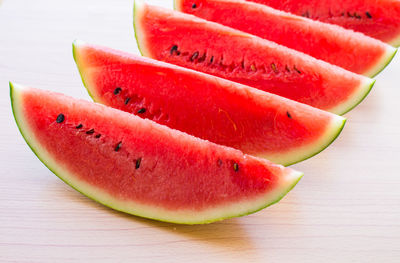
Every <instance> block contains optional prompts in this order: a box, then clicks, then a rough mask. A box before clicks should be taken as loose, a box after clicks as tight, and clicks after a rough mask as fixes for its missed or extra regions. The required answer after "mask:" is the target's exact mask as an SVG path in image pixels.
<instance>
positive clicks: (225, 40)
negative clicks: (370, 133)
mask: <svg viewBox="0 0 400 263" xmlns="http://www.w3.org/2000/svg"><path fill="white" fill-rule="evenodd" d="M134 14H135V18H134V25H135V33H136V39H137V41H138V45H139V48H140V50H141V52H142V54H144V55H145V56H147V57H151V58H154V59H157V60H161V61H165V62H169V63H172V64H176V65H179V66H183V67H187V68H191V69H195V70H198V71H201V72H205V73H208V74H211V75H215V76H218V77H222V78H226V79H229V80H232V81H235V82H239V83H242V84H245V85H248V86H251V87H254V88H257V89H260V90H264V91H268V92H271V93H274V94H277V95H280V96H283V97H286V98H289V99H292V100H296V101H299V102H302V103H305V104H308V105H311V106H313V107H316V108H319V109H323V110H327V111H331V112H333V113H337V114H343V113H345V112H347V111H349V110H350V109H352V108H353V107H355V106H356V105H357V104H358V103H360V102H361V101H362V100H363V98H364V97H365V96H366V95H367V94H368V92H369V91H370V89H371V87H372V85H373V83H374V81H373V80H371V79H369V78H367V77H364V76H361V75H358V74H355V73H352V72H350V71H346V70H344V69H342V68H340V67H337V66H334V65H331V64H329V63H326V62H324V61H321V60H317V59H315V58H313V57H311V56H308V55H306V54H304V53H301V52H298V51H296V50H293V49H289V48H287V47H284V46H281V45H278V44H276V43H274V42H271V41H268V40H265V39H261V38H259V37H256V36H253V35H249V34H247V33H244V32H242V31H238V30H235V29H232V28H229V27H226V26H223V25H220V24H217V23H214V22H210V21H207V20H204V19H200V18H197V17H195V16H192V15H188V14H184V13H181V12H177V11H172V10H168V9H163V8H159V7H156V6H151V5H146V4H144V3H142V2H140V1H136V2H135V11H134Z"/></svg>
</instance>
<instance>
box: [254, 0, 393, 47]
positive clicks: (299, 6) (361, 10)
mask: <svg viewBox="0 0 400 263" xmlns="http://www.w3.org/2000/svg"><path fill="white" fill-rule="evenodd" d="M248 1H251V2H256V3H260V4H265V5H268V6H271V7H273V8H276V9H280V10H283V11H286V12H290V13H293V14H296V15H300V16H304V17H308V18H311V19H315V20H320V21H323V22H326V23H331V24H336V25H339V26H342V27H344V28H348V29H352V30H354V31H358V32H361V33H364V34H365V35H368V36H371V37H373V38H376V39H380V40H382V41H384V42H387V43H389V44H391V45H393V46H399V45H400V1H398V0H341V1H337V0H285V1H282V0H248Z"/></svg>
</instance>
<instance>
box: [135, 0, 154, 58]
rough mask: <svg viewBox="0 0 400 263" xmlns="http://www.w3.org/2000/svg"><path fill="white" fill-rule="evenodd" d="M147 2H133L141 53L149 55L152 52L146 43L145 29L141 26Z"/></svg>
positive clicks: (136, 34) (136, 36)
mask: <svg viewBox="0 0 400 263" xmlns="http://www.w3.org/2000/svg"><path fill="white" fill-rule="evenodd" d="M145 8H146V3H144V2H143V1H142V0H135V1H134V4H133V28H134V30H135V38H136V42H137V46H138V49H139V52H140V54H142V56H146V57H149V56H150V52H149V51H148V50H147V49H146V44H145V41H144V36H145V34H144V33H143V32H144V30H142V28H141V20H142V17H143V15H144V13H145Z"/></svg>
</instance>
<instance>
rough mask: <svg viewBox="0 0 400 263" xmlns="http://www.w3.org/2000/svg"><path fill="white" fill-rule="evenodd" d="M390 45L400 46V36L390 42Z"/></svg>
mask: <svg viewBox="0 0 400 263" xmlns="http://www.w3.org/2000/svg"><path fill="white" fill-rule="evenodd" d="M388 44H389V45H392V46H394V47H398V46H400V34H399V35H398V36H397V37H395V38H394V39H392V40H391V41H389V43H388Z"/></svg>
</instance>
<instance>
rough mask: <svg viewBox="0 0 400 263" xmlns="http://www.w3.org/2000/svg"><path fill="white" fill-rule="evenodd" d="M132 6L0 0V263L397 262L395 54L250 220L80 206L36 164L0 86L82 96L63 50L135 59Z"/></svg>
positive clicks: (95, 0)
mask: <svg viewBox="0 0 400 263" xmlns="http://www.w3.org/2000/svg"><path fill="white" fill-rule="evenodd" d="M0 2H1V1H0ZM148 2H149V3H155V4H159V5H163V6H168V7H171V6H172V3H170V2H172V0H171V1H170V0H168V1H167V0H165V1H164V0H159V1H148ZM132 6H133V3H132V0H118V1H117V0H114V1H111V0H109V1H106V0H81V1H78V0H68V1H66V0H59V1H51V0H35V1H29V0H3V1H2V4H1V5H0V87H1V88H0V92H1V94H0V107H1V108H0V125H1V129H0V162H1V169H0V170H1V172H0V262H41V263H42V262H400V191H399V188H400V172H399V170H400V117H399V114H400V110H399V102H398V101H399V99H400V59H399V56H397V57H396V58H395V59H394V61H393V62H392V63H391V64H390V66H389V67H388V68H387V69H386V70H385V71H384V72H383V73H382V74H380V75H379V77H378V78H377V84H376V86H375V87H374V89H373V91H372V92H371V94H370V95H369V96H368V98H367V99H366V100H365V101H364V102H363V103H362V104H361V105H360V106H359V107H358V108H356V109H355V110H353V111H352V112H350V113H349V114H347V115H346V117H347V118H348V123H347V125H346V127H345V129H344V131H343V133H342V134H341V136H340V138H338V140H337V141H336V142H335V143H334V144H333V145H332V146H331V147H330V148H328V149H327V150H325V151H324V152H322V153H321V154H319V155H318V156H316V157H314V158H312V159H310V160H307V161H305V162H303V163H301V164H298V165H295V166H294V168H296V169H298V170H301V171H303V172H304V173H305V176H304V178H303V179H302V180H301V182H300V183H299V184H298V186H297V187H296V188H295V189H294V190H293V191H292V192H291V193H290V194H289V195H288V196H287V197H286V198H284V200H282V202H280V203H279V204H277V205H275V206H273V207H271V208H268V209H265V210H263V211H261V212H259V213H256V214H254V215H250V216H246V217H243V218H237V219H231V220H226V221H222V222H219V223H214V224H211V225H201V226H184V225H174V224H167V223H160V222H155V221H150V220H145V219H140V218H138V217H134V216H128V215H125V214H122V213H118V212H115V211H112V210H110V209H107V208H105V207H103V206H101V205H99V204H97V203H95V202H93V201H91V200H89V199H88V198H86V197H84V196H82V195H81V194H79V193H78V192H76V191H74V190H73V189H71V188H70V187H68V186H67V185H65V184H64V183H63V182H61V181H60V180H59V179H58V178H57V177H56V176H54V175H53V174H52V173H51V172H50V171H49V170H48V169H47V168H45V166H44V165H43V164H42V163H41V162H40V161H39V160H38V159H37V158H36V157H35V155H34V154H33V153H32V152H31V151H30V149H29V148H28V146H27V145H26V143H25V142H24V140H23V138H22V136H20V134H19V132H18V130H17V127H16V125H15V123H14V120H13V117H12V113H11V107H10V100H9V89H8V81H9V80H12V81H15V82H18V83H21V84H26V85H31V86H34V87H38V88H42V89H49V90H55V91H60V92H63V93H66V94H69V95H72V96H75V97H81V98H87V99H89V97H88V95H87V94H86V91H85V90H84V88H83V85H82V83H81V81H80V77H79V75H78V71H77V69H76V67H75V64H74V61H73V58H72V51H71V49H72V48H71V43H72V41H73V40H74V39H76V38H78V39H82V40H84V41H87V42H93V43H97V44H102V45H108V46H110V47H113V48H117V49H122V50H125V51H130V52H133V53H137V52H138V50H137V47H136V42H135V39H134V32H133V27H132ZM360 59H362V58H360Z"/></svg>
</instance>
